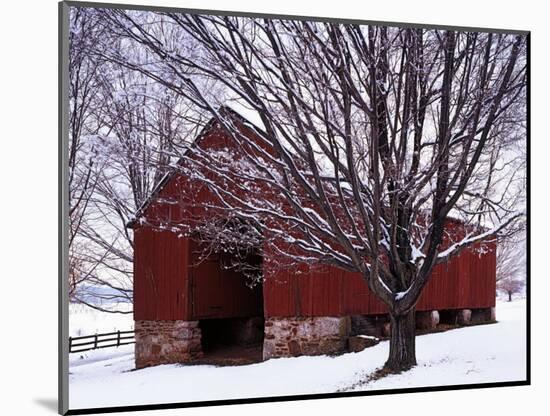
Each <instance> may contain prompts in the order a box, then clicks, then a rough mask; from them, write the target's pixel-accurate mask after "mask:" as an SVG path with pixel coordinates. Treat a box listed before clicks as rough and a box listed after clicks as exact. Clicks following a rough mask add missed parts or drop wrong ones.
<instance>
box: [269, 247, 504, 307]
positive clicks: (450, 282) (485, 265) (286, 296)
mask: <svg viewBox="0 0 550 416" xmlns="http://www.w3.org/2000/svg"><path fill="white" fill-rule="evenodd" d="M495 261H496V256H495V252H494V246H493V248H492V250H491V251H490V252H488V253H485V254H482V255H481V256H479V255H478V254H477V253H474V252H472V251H470V250H466V251H463V252H462V253H461V254H460V256H458V257H455V258H453V259H452V260H451V261H450V262H448V263H445V264H441V265H438V266H436V267H435V269H434V271H433V273H432V276H431V277H430V280H429V282H428V284H427V286H426V288H425V289H424V292H423V294H422V295H421V297H420V300H419V302H418V304H417V310H433V309H458V308H487V307H492V306H494V305H495V281H496V276H495V273H496V272H495V267H496V263H495ZM381 313H387V309H386V307H385V306H384V304H383V303H382V302H381V301H379V300H378V299H377V298H376V297H375V296H374V295H373V294H372V293H371V292H370V290H369V289H368V286H367V283H366V282H365V281H364V280H363V279H362V277H361V276H360V275H359V274H357V273H349V272H346V271H344V270H341V269H338V268H335V267H328V266H327V267H322V268H319V267H314V268H312V269H311V270H308V268H307V267H306V266H304V267H303V268H302V270H300V273H299V274H296V272H295V270H280V271H277V272H271V274H270V275H267V276H265V281H264V314H265V316H266V317H271V316H341V315H351V314H381Z"/></svg>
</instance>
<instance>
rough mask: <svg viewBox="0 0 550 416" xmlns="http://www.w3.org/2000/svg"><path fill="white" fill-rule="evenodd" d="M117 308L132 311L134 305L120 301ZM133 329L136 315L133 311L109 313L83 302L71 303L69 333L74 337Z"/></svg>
mask: <svg viewBox="0 0 550 416" xmlns="http://www.w3.org/2000/svg"><path fill="white" fill-rule="evenodd" d="M117 309H118V310H120V311H130V310H131V309H132V305H130V304H124V303H120V304H118V305H117ZM131 329H134V316H133V314H131V313H125V314H123V313H107V312H101V311H98V310H96V309H92V308H90V307H88V306H86V305H82V304H75V303H71V304H70V305H69V335H70V336H72V337H80V336H84V335H94V334H96V333H98V334H101V333H104V332H113V331H117V330H121V331H129V330H131Z"/></svg>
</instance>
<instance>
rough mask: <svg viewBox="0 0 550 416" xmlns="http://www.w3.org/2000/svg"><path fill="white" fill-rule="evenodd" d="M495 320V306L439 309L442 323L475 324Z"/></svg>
mask: <svg viewBox="0 0 550 416" xmlns="http://www.w3.org/2000/svg"><path fill="white" fill-rule="evenodd" d="M495 321H496V314H495V308H477V309H449V310H444V311H440V322H441V323H442V324H448V325H476V324H483V323H487V322H495Z"/></svg>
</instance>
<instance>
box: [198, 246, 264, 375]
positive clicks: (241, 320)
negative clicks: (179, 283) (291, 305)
mask: <svg viewBox="0 0 550 416" xmlns="http://www.w3.org/2000/svg"><path fill="white" fill-rule="evenodd" d="M190 257H191V259H190V260H191V261H190V269H189V277H190V283H191V287H190V291H191V300H192V301H191V308H192V315H193V319H195V320H198V321H199V327H200V329H201V337H202V338H201V340H202V341H201V343H202V350H203V353H204V358H203V360H202V361H203V362H205V363H209V364H216V365H238V364H249V363H253V362H259V361H261V360H262V347H263V337H264V318H263V315H264V311H263V309H264V308H263V307H264V299H263V285H262V279H261V272H262V261H263V258H262V253H261V248H260V247H246V248H241V247H238V246H237V247H235V246H233V247H232V248H229V249H228V248H227V246H225V247H224V246H219V245H218V246H216V245H212V244H206V243H205V242H203V241H201V240H200V239H199V238H194V239H192V240H191V246H190Z"/></svg>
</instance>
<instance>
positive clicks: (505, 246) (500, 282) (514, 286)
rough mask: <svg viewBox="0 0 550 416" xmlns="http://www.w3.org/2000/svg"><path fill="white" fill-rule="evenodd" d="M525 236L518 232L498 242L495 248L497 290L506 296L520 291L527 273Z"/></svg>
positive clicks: (509, 296)
mask: <svg viewBox="0 0 550 416" xmlns="http://www.w3.org/2000/svg"><path fill="white" fill-rule="evenodd" d="M525 243H526V236H525V233H524V232H522V233H518V235H517V236H516V238H514V239H510V240H505V241H502V242H500V243H499V246H498V250H497V291H500V292H503V293H505V294H506V295H507V296H508V301H509V302H511V301H512V295H515V294H517V293H521V291H522V290H523V288H524V287H525V279H526V274H527V259H526V253H527V250H526V247H525Z"/></svg>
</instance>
